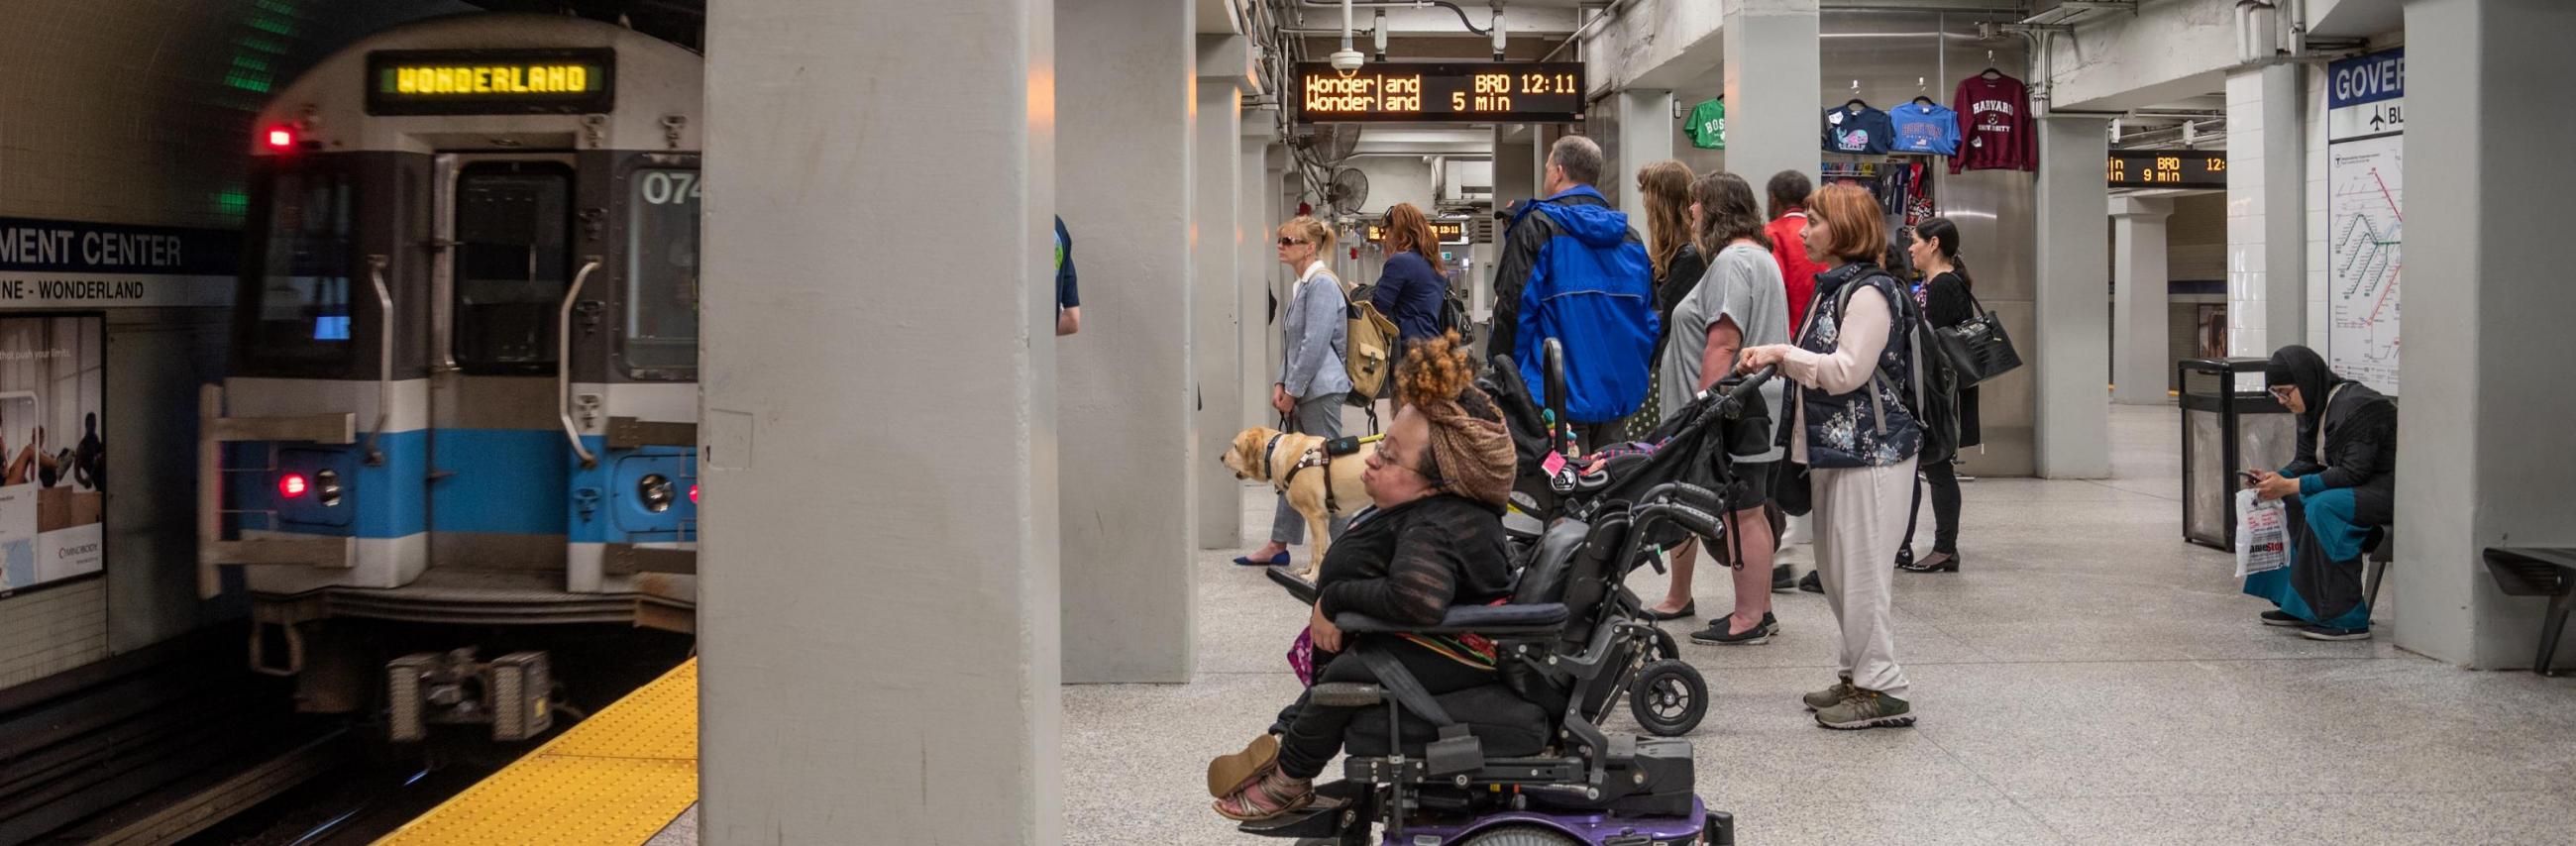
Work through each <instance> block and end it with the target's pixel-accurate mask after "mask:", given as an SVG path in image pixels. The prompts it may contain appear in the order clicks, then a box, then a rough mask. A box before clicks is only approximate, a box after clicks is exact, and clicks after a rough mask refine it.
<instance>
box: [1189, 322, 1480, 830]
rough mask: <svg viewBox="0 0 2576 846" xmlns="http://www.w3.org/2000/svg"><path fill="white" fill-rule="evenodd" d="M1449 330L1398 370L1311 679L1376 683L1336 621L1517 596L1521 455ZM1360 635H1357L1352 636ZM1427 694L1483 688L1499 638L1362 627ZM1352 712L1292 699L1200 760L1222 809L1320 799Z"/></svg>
mask: <svg viewBox="0 0 2576 846" xmlns="http://www.w3.org/2000/svg"><path fill="white" fill-rule="evenodd" d="M1461 347H1462V345H1461V344H1460V343H1459V341H1458V336H1457V334H1456V333H1448V334H1446V335H1444V336H1442V337H1439V338H1434V339H1432V340H1429V341H1427V342H1424V343H1422V344H1419V345H1417V346H1415V347H1414V348H1413V349H1412V350H1409V351H1407V353H1406V354H1405V356H1404V358H1403V363H1402V365H1401V366H1400V367H1399V369H1398V370H1397V373H1396V390H1397V397H1398V401H1399V405H1400V409H1399V410H1398V411H1397V412H1396V414H1395V419H1394V420H1393V421H1392V422H1391V423H1390V424H1389V425H1388V426H1387V431H1386V437H1385V439H1384V440H1381V441H1379V443H1378V450H1377V453H1376V454H1375V455H1373V456H1371V457H1370V458H1369V461H1368V470H1367V471H1366V473H1364V474H1363V475H1362V477H1361V478H1362V480H1363V482H1364V483H1365V484H1366V485H1367V488H1368V494H1369V501H1370V503H1371V507H1370V508H1368V509H1366V510H1363V511H1361V512H1360V513H1359V514H1358V515H1356V516H1354V517H1353V518H1352V520H1351V525H1350V528H1349V529H1348V530H1347V531H1346V532H1345V533H1344V534H1343V535H1342V536H1341V538H1340V539H1339V540H1337V541H1336V542H1335V543H1334V544H1333V546H1332V549H1331V550H1330V551H1329V552H1327V553H1326V554H1325V556H1324V560H1323V562H1322V565H1321V569H1320V570H1319V571H1318V572H1317V575H1316V581H1315V585H1316V590H1317V592H1318V595H1319V598H1318V599H1317V600H1316V602H1315V606H1314V609H1313V611H1312V612H1311V616H1310V618H1309V619H1308V621H1307V632H1308V634H1309V635H1310V636H1311V638H1312V640H1313V643H1314V665H1315V674H1314V682H1315V683H1317V684H1322V683H1326V682H1358V683H1371V684H1373V683H1376V682H1377V678H1376V676H1375V674H1374V673H1372V672H1371V671H1370V669H1369V667H1368V665H1367V664H1365V663H1363V662H1361V661H1358V660H1335V659H1336V657H1337V656H1340V655H1343V654H1346V653H1347V652H1348V651H1349V649H1350V647H1351V646H1352V645H1353V644H1352V643H1350V642H1348V641H1349V640H1350V637H1346V636H1345V635H1344V634H1343V633H1342V632H1341V631H1340V630H1339V629H1336V628H1335V627H1334V626H1333V616H1334V615H1336V614H1339V613H1342V612H1345V611H1355V612H1358V613H1361V614H1366V615H1369V616H1371V617H1376V618H1379V619H1383V620H1389V621H1394V622H1400V623H1419V624H1423V625H1426V626H1427V625H1433V624H1436V623H1438V622H1440V620H1441V619H1442V618H1443V617H1445V616H1447V614H1448V611H1449V609H1450V608H1453V607H1457V606H1464V605H1489V604H1494V603H1496V602H1499V601H1502V600H1504V599H1506V598H1508V597H1509V596H1510V594H1511V587H1512V576H1511V569H1510V568H1511V564H1510V558H1509V555H1508V553H1507V552H1506V550H1505V545H1504V538H1503V525H1502V515H1503V507H1504V503H1505V502H1506V501H1507V498H1508V496H1509V495H1510V493H1511V488H1512V479H1513V476H1512V472H1513V469H1514V466H1515V462H1516V458H1515V454H1514V452H1513V449H1512V440H1511V436H1510V434H1509V433H1508V432H1506V431H1505V428H1504V425H1503V420H1502V415H1501V412H1500V411H1499V410H1498V409H1497V408H1496V407H1495V406H1494V403H1493V400H1492V399H1491V398H1489V397H1487V396H1485V394H1484V392H1482V391H1479V390H1477V389H1476V388H1475V387H1474V386H1473V385H1472V384H1471V382H1472V380H1473V379H1474V378H1475V368H1474V366H1473V365H1472V364H1471V363H1470V361H1469V358H1468V354H1467V352H1466V350H1464V349H1462V348H1461ZM1351 637H1361V636H1351ZM1365 637H1371V638H1382V639H1383V642H1382V643H1380V644H1378V645H1379V646H1383V647H1384V648H1385V650H1386V651H1387V652H1388V653H1391V654H1392V655H1393V656H1394V657H1395V658H1396V660H1397V661H1398V662H1399V663H1401V664H1402V665H1403V666H1404V667H1405V668H1406V669H1407V670H1410V671H1411V672H1412V674H1413V676H1414V677H1415V679H1417V680H1418V681H1420V682H1421V684H1422V687H1423V688H1424V689H1425V690H1427V691H1429V692H1430V693H1431V694H1432V695H1434V696H1437V695H1440V694H1443V693H1450V692H1455V691H1459V690H1465V689H1468V688H1472V687H1478V686H1482V685H1487V684H1491V683H1493V682H1494V679H1495V671H1494V663H1495V653H1494V645H1493V644H1492V643H1491V642H1489V641H1486V640H1484V639H1482V638H1478V637H1474V636H1465V637H1447V636H1418V635H1365ZM1358 713H1359V709H1356V708H1339V707H1332V706H1325V705H1317V704H1315V703H1313V702H1310V701H1308V700H1307V697H1306V696H1304V695H1302V694H1301V695H1300V696H1299V697H1298V701H1297V702H1296V703H1294V704H1292V705H1290V706H1289V707H1288V708H1287V710H1285V711H1282V712H1281V713H1280V715H1279V719H1278V721H1277V722H1276V723H1274V724H1273V725H1272V726H1271V727H1270V730H1269V731H1268V732H1267V733H1265V734H1263V735H1262V736H1261V737H1258V738H1255V739H1254V740H1253V742H1252V744H1251V745H1250V746H1248V747H1246V748H1245V749H1244V750H1243V751H1241V752H1237V753H1233V754H1229V755H1225V756H1221V757H1219V758H1217V759H1216V760H1214V761H1212V762H1210V763H1209V764H1208V790H1209V792H1210V793H1212V794H1214V795H1215V796H1216V797H1217V801H1216V805H1215V808H1216V812H1217V813H1218V814H1221V815H1223V816H1225V817H1226V818H1228V819H1233V820H1240V821H1252V820H1263V819H1269V818H1273V817H1277V816H1279V815H1281V814H1286V813H1289V812H1292V811H1296V810H1299V809H1302V808H1304V807H1305V806H1306V805H1307V804H1309V803H1311V802H1313V801H1314V779H1315V777H1316V776H1317V775H1320V774H1322V772H1323V770H1324V765H1325V764H1327V763H1329V762H1331V761H1332V759H1333V756H1334V755H1336V754H1338V753H1339V752H1340V751H1341V745H1342V735H1343V732H1344V730H1345V729H1346V728H1348V727H1349V725H1350V723H1351V720H1352V719H1353V718H1354V717H1355V716H1357V715H1358Z"/></svg>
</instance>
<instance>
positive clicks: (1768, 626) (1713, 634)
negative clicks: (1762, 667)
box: [1690, 611, 1780, 646]
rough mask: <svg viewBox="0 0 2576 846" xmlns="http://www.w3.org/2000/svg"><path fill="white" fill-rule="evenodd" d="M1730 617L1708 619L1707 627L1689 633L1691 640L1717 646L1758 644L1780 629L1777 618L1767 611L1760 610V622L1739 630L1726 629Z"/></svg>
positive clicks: (1767, 639) (1767, 641) (1768, 640)
mask: <svg viewBox="0 0 2576 846" xmlns="http://www.w3.org/2000/svg"><path fill="white" fill-rule="evenodd" d="M1730 619H1732V618H1728V617H1719V618H1717V619H1715V620H1712V621H1710V622H1709V624H1708V628H1705V629H1701V630H1699V631H1695V632H1692V633H1691V636H1690V637H1691V642H1692V643H1710V644H1716V645H1719V646H1758V645H1761V644H1765V643H1770V642H1771V636H1772V635H1773V634H1777V633H1778V632H1779V630H1780V621H1779V619H1778V618H1775V617H1772V616H1771V612H1769V611H1764V612H1762V622H1761V623H1759V624H1757V625H1755V626H1754V627H1753V628H1750V629H1746V630H1744V631H1740V632H1738V631H1729V630H1728V629H1727V622H1728V621H1729V620H1730Z"/></svg>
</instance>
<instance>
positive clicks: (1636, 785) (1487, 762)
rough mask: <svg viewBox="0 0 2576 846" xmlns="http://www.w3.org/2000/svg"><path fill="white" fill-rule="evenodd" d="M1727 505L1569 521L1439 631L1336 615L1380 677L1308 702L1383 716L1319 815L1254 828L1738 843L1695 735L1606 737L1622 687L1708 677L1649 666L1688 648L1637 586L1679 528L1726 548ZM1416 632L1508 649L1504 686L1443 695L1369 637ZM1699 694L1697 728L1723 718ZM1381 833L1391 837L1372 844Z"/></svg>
mask: <svg viewBox="0 0 2576 846" xmlns="http://www.w3.org/2000/svg"><path fill="white" fill-rule="evenodd" d="M1769 375H1770V374H1768V373H1762V374H1757V375H1756V377H1755V378H1752V379H1748V380H1747V381H1746V382H1745V383H1743V384H1742V385H1740V386H1738V387H1736V388H1735V389H1734V390H1731V391H1729V392H1728V393H1727V394H1726V395H1725V396H1723V397H1721V398H1719V402H1717V403H1715V404H1713V405H1712V407H1711V409H1710V410H1711V413H1713V414H1723V413H1725V408H1726V407H1727V406H1728V405H1730V403H1728V402H1726V400H1731V399H1732V398H1733V397H1737V396H1751V395H1752V390H1753V388H1755V387H1758V386H1759V385H1760V383H1761V381H1762V380H1763V379H1767V378H1769ZM1728 502H1729V498H1728V497H1727V496H1726V495H1725V494H1723V493H1720V492H1718V491H1712V490H1710V489H1708V488H1705V487H1701V486H1698V485H1694V484H1690V483H1688V482H1666V483H1663V484H1660V485H1656V486H1654V487H1652V488H1650V489H1647V490H1645V491H1643V492H1640V493H1639V494H1637V495H1635V496H1634V497H1633V498H1629V499H1622V500H1618V501H1616V504H1615V505H1612V504H1604V505H1602V506H1600V507H1597V508H1593V509H1590V510H1589V516H1590V519H1589V520H1583V519H1574V518H1570V517H1567V518H1560V519H1558V520H1557V521H1556V522H1555V523H1554V524H1553V525H1551V526H1549V527H1548V529H1547V530H1546V532H1545V534H1544V536H1543V537H1541V538H1540V539H1539V540H1538V541H1537V542H1536V543H1535V544H1533V545H1532V546H1531V547H1530V549H1529V552H1528V553H1527V555H1526V556H1525V557H1523V558H1522V559H1521V561H1522V564H1521V568H1520V573H1519V575H1518V578H1517V580H1516V581H1515V583H1514V587H1513V592H1512V596H1511V598H1510V600H1509V601H1508V602H1507V603H1505V604H1502V605H1494V606H1468V607H1459V608H1453V609H1450V611H1449V613H1448V616H1447V617H1446V618H1445V619H1443V620H1442V621H1441V623H1440V625H1438V626H1434V627H1420V626H1407V625H1399V624H1395V623H1390V622H1387V621H1383V620H1378V619H1374V618H1371V617H1368V616H1366V615H1362V614H1355V613H1344V614H1340V615H1337V616H1335V617H1334V620H1333V623H1334V625H1335V626H1337V627H1339V628H1340V629H1341V630H1342V632H1343V634H1344V636H1345V637H1347V638H1349V639H1350V643H1351V644H1352V645H1351V647H1350V652H1349V654H1346V655H1343V656H1342V657H1341V658H1339V659H1337V660H1360V661H1365V662H1368V663H1369V665H1370V667H1371V669H1372V670H1373V671H1374V673H1373V675H1375V676H1377V678H1378V680H1379V683H1378V684H1349V683H1323V684H1317V685H1315V686H1314V687H1312V688H1310V689H1309V690H1308V694H1307V695H1308V701H1310V702H1312V703H1314V704H1319V705H1329V706H1336V707H1353V708H1369V709H1372V710H1370V711H1366V712H1363V713H1362V714H1361V715H1360V716H1359V717H1358V718H1357V719H1354V720H1353V721H1352V722H1351V726H1350V728H1349V730H1348V731H1347V732H1346V733H1345V734H1344V736H1343V740H1342V742H1343V751H1344V753H1345V758H1344V762H1343V776H1344V777H1343V779H1342V780H1340V781H1334V782H1329V783H1323V784H1318V785H1317V786H1316V794H1317V798H1316V801H1315V803H1314V804H1312V805H1309V806H1308V807H1306V808H1305V809H1303V810H1300V811H1297V812H1293V813H1290V814H1287V815H1284V816H1281V817H1277V818H1274V819H1270V820H1264V821H1260V822H1252V823H1245V824H1243V825H1242V826H1241V827H1240V830H1241V831H1243V832H1244V833H1247V834H1254V835H1260V836H1267V837H1283V838H1300V844H1301V846H1361V844H1384V846H1398V844H1402V846H1429V845H1430V844H1441V846H1678V844H1692V845H1693V846H1701V844H1711V845H1712V846H1713V845H1714V844H1728V845H1729V846H1731V844H1733V843H1734V842H1735V833H1734V831H1735V829H1734V817H1733V816H1732V815H1730V814H1728V813H1726V812H1723V811H1713V810H1710V809H1709V808H1708V807H1707V806H1706V804H1705V803H1703V802H1702V801H1701V800H1700V798H1699V797H1698V796H1697V795H1696V793H1694V791H1693V779H1694V773H1693V768H1692V757H1691V747H1690V744H1689V742H1688V741H1683V740H1677V739H1670V738H1665V737H1638V736H1634V735H1627V734H1620V735H1615V736H1614V735H1611V734H1609V733H1607V732H1605V731H1603V730H1602V728H1601V727H1600V723H1601V722H1602V720H1603V718H1604V716H1605V715H1606V714H1607V713H1608V711H1609V710H1610V707H1611V706H1610V705H1609V704H1608V703H1610V702H1615V700H1616V696H1617V695H1618V692H1619V691H1622V690H1627V689H1629V688H1630V687H1632V686H1635V687H1636V689H1637V690H1638V691H1640V692H1641V693H1640V696H1641V697H1642V696H1643V695H1645V694H1644V693H1643V691H1647V690H1650V689H1652V686H1651V685H1640V684H1638V682H1641V681H1644V680H1647V679H1652V678H1658V677H1659V674H1662V673H1667V672H1678V671H1687V672H1688V674H1689V677H1690V678H1691V679H1693V680H1697V678H1698V672H1697V671H1696V670H1693V669H1691V668H1690V666H1689V665H1688V664H1685V663H1683V662H1681V661H1679V660H1676V659H1673V658H1656V659H1653V660H1648V658H1649V657H1650V656H1651V651H1652V650H1655V649H1658V647H1655V646H1653V644H1654V643H1655V642H1656V639H1657V638H1661V639H1662V641H1663V642H1664V644H1665V645H1664V646H1662V647H1660V650H1661V651H1662V654H1664V655H1666V656H1671V655H1677V654H1678V653H1677V651H1676V650H1674V649H1673V648H1672V647H1671V646H1670V637H1671V636H1670V635H1669V634H1665V633H1664V632H1662V631H1661V630H1660V629H1658V628H1657V627H1656V626H1655V625H1654V624H1653V621H1652V620H1651V619H1648V618H1646V617H1644V616H1643V615H1641V614H1639V613H1638V604H1637V601H1636V598H1635V597H1634V596H1633V595H1631V594H1630V593H1629V592H1628V591H1627V589H1626V588H1625V587H1624V586H1623V585H1622V584H1621V582H1622V580H1623V579H1624V577H1625V576H1626V575H1627V573H1628V572H1629V571H1630V570H1631V569H1632V568H1633V566H1634V564H1635V562H1637V561H1640V560H1643V559H1645V558H1647V557H1648V556H1646V555H1644V554H1643V548H1644V545H1645V543H1646V541H1647V539H1648V538H1649V537H1650V536H1654V535H1655V534H1656V533H1657V532H1658V531H1660V530H1662V529H1664V528H1666V527H1670V528H1674V529H1678V530H1681V531H1686V532H1689V533H1691V534H1695V535H1699V536H1702V537H1711V538H1714V537H1718V536H1719V535H1720V533H1722V532H1723V531H1724V528H1723V525H1722V524H1721V523H1720V522H1719V519H1718V516H1717V515H1718V514H1721V513H1724V512H1725V511H1726V510H1728V509H1727V507H1726V506H1727V504H1728ZM1269 575H1270V578H1271V579H1272V580H1273V581H1275V582H1278V583H1279V584H1280V586H1282V587H1284V588H1286V589H1287V590H1288V592H1289V594H1290V595H1291V596H1293V597H1295V598H1296V599H1297V600H1298V601H1300V602H1302V603H1305V604H1308V605H1312V604H1313V603H1314V602H1315V599H1316V594H1315V587H1314V585H1312V584H1310V583H1308V582H1306V581H1305V580H1304V579H1300V578H1298V577H1296V576H1295V575H1294V574H1291V573H1289V572H1288V571H1287V570H1286V569H1285V568H1277V567H1274V568H1271V569H1270V571H1269ZM1407 633H1410V634H1451V635H1455V634H1477V635H1482V636H1484V637H1486V638H1489V639H1491V640H1493V641H1494V642H1495V643H1496V644H1497V645H1498V651H1499V658H1500V661H1499V664H1500V666H1498V667H1497V673H1496V677H1497V678H1496V681H1495V682H1494V683H1493V684H1489V685H1484V686H1481V687H1474V688H1469V689H1466V690H1461V691H1456V692H1453V693H1447V694H1442V695H1439V696H1432V695H1430V694H1429V693H1428V692H1427V691H1425V690H1423V689H1422V687H1421V685H1420V684H1419V683H1418V682H1416V681H1414V679H1413V677H1412V675H1411V673H1409V672H1407V671H1406V670H1405V669H1404V667H1403V666H1402V665H1401V664H1399V663H1397V662H1396V661H1395V660H1394V659H1393V658H1392V657H1391V656H1389V655H1386V654H1384V653H1382V652H1378V651H1377V650H1376V648H1375V647H1372V646H1371V645H1370V643H1369V641H1370V640H1372V637H1371V636H1377V637H1385V636H1391V635H1397V634H1407ZM1700 690H1701V691H1702V692H1701V693H1700V694H1699V698H1698V699H1697V701H1696V702H1693V703H1691V704H1692V707H1691V710H1690V713H1689V714H1688V722H1689V723H1690V724H1692V725H1696V724H1697V723H1698V720H1699V716H1700V714H1701V713H1702V712H1704V710H1705V708H1706V707H1707V703H1706V697H1705V693H1704V691H1705V688H1704V686H1703V687H1701V688H1700ZM1642 713H1643V711H1642V709H1641V714H1642ZM1642 722H1644V720H1643V719H1641V723H1642ZM1378 830H1382V832H1383V839H1372V832H1373V831H1378Z"/></svg>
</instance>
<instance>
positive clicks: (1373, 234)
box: [1368, 220, 1467, 244]
mask: <svg viewBox="0 0 2576 846" xmlns="http://www.w3.org/2000/svg"><path fill="white" fill-rule="evenodd" d="M1431 235H1432V237H1435V238H1438V239H1440V243H1443V244H1464V243H1467V222H1466V221H1463V220H1435V221H1432V222H1431ZM1368 239H1369V241H1371V242H1373V243H1380V244H1383V243H1386V225H1385V224H1382V223H1372V224H1369V225H1368Z"/></svg>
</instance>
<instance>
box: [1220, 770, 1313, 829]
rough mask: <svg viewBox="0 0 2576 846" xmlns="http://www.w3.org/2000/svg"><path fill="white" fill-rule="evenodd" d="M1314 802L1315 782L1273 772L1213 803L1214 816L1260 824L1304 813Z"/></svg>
mask: <svg viewBox="0 0 2576 846" xmlns="http://www.w3.org/2000/svg"><path fill="white" fill-rule="evenodd" d="M1314 801H1315V783H1314V782H1313V781H1311V780H1306V779H1290V778H1288V777H1287V776H1285V775H1281V774H1279V773H1278V771H1276V770H1273V771H1271V773H1269V774H1268V775H1266V776H1264V777H1263V778H1261V779H1260V780H1258V781H1255V782H1253V783H1252V785H1251V786H1249V787H1246V788H1244V789H1243V791H1242V792H1240V793H1236V794H1234V795H1232V796H1228V797H1225V798H1223V799H1219V800H1216V804H1215V806H1214V807H1215V808H1216V813H1217V816H1221V817H1224V818H1226V819H1229V820H1233V821H1235V822H1260V821H1262V820H1268V819H1275V818H1278V817H1281V816H1285V815H1288V814H1292V813H1296V812H1298V811H1302V810H1305V808H1306V806H1307V805H1310V804H1313V803H1314Z"/></svg>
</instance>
